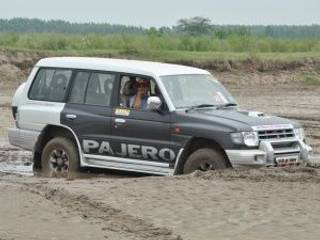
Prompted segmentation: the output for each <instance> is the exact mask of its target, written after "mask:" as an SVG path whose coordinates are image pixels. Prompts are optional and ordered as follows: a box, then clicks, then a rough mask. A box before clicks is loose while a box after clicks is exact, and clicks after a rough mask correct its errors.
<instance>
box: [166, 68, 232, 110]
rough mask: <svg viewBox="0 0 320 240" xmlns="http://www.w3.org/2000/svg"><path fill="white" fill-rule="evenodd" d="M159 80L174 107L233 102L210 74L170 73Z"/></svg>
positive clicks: (216, 104)
mask: <svg viewBox="0 0 320 240" xmlns="http://www.w3.org/2000/svg"><path fill="white" fill-rule="evenodd" d="M161 80H162V83H163V85H164V86H165V88H166V90H167V92H168V94H169V97H170V98H171V101H172V103H173V105H174V106H175V107H176V108H188V107H193V106H200V105H214V106H222V105H228V104H235V100H234V98H233V97H232V96H231V94H230V93H229V92H228V91H227V90H226V89H225V88H224V87H223V85H222V84H220V83H219V82H218V81H217V80H216V79H214V78H213V77H212V76H211V75H205V74H194V75H193V74H192V75H170V76H162V77H161Z"/></svg>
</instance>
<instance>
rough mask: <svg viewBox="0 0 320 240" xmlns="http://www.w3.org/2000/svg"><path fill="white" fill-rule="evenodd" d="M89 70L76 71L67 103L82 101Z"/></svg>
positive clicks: (79, 102)
mask: <svg viewBox="0 0 320 240" xmlns="http://www.w3.org/2000/svg"><path fill="white" fill-rule="evenodd" d="M89 77H90V73H89V72H77V74H76V76H75V78H74V80H73V85H72V90H71V93H70V97H69V103H78V104H82V103H84V97H85V94H86V89H87V85H88V81H89Z"/></svg>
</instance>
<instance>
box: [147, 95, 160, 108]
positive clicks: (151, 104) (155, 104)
mask: <svg viewBox="0 0 320 240" xmlns="http://www.w3.org/2000/svg"><path fill="white" fill-rule="evenodd" d="M161 105H162V101H161V99H160V98H159V97H157V96H152V97H148V100H147V109H148V110H152V111H158V110H159V109H160V107H161Z"/></svg>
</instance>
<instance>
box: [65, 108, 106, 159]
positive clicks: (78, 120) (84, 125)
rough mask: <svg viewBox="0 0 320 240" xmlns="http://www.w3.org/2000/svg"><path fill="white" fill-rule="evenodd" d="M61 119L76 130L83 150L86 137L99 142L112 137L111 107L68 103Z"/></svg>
mask: <svg viewBox="0 0 320 240" xmlns="http://www.w3.org/2000/svg"><path fill="white" fill-rule="evenodd" d="M60 121H61V124H63V125H66V126H68V127H70V128H71V129H72V130H73V131H74V132H75V134H76V135H77V137H78V139H79V141H80V143H81V146H82V150H84V149H83V140H85V139H86V140H95V141H97V142H99V143H100V142H101V141H108V140H110V139H111V129H110V125H111V108H109V107H102V106H93V105H84V104H72V103H67V104H66V105H65V107H64V109H63V111H62V112H61V116H60ZM92 150H98V149H92ZM85 153H88V152H85ZM89 153H90V154H94V153H95V152H94V151H93V152H89Z"/></svg>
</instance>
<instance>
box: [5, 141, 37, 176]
mask: <svg viewBox="0 0 320 240" xmlns="http://www.w3.org/2000/svg"><path fill="white" fill-rule="evenodd" d="M0 172H3V173H13V174H19V175H24V176H34V173H33V170H32V163H31V153H30V152H27V151H23V150H20V149H18V148H13V147H11V146H9V145H8V146H6V145H5V146H0Z"/></svg>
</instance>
